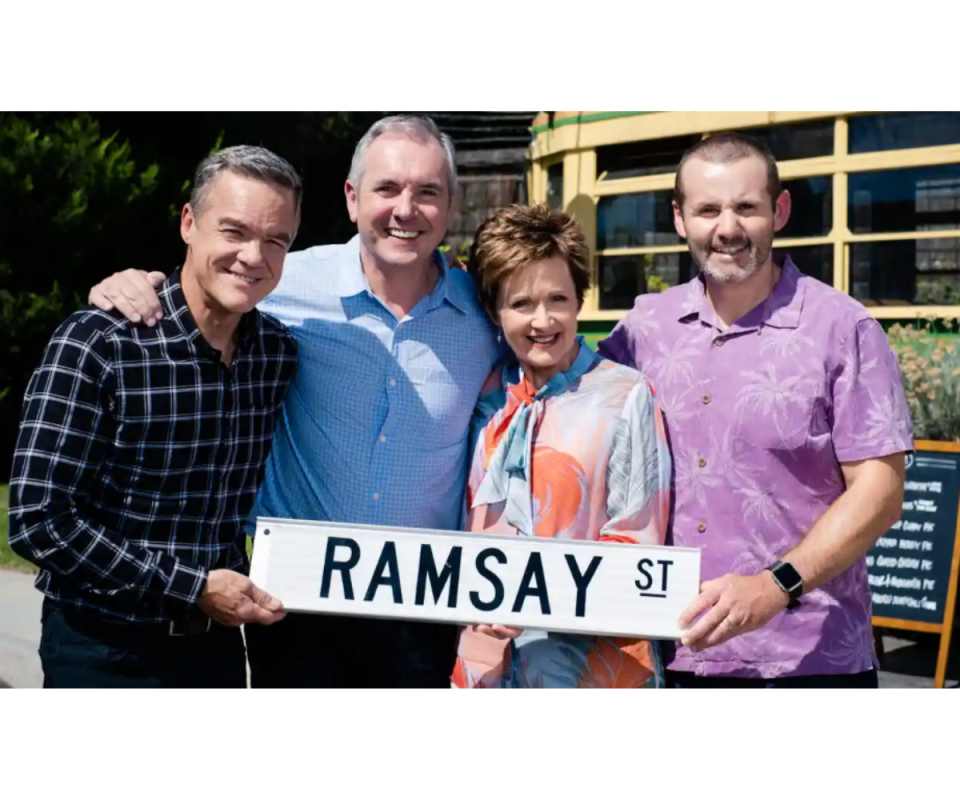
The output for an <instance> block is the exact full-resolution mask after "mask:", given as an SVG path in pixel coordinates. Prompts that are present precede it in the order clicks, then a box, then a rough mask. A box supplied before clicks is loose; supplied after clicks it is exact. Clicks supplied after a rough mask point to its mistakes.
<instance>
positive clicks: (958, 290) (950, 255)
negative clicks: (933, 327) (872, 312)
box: [850, 238, 960, 306]
mask: <svg viewBox="0 0 960 800" xmlns="http://www.w3.org/2000/svg"><path fill="white" fill-rule="evenodd" d="M850 293H851V294H852V295H853V296H854V297H855V298H856V299H857V300H860V301H861V302H862V303H864V305H873V306H876V305H880V306H884V305H954V304H957V303H960V239H956V238H948V239H907V240H905V241H897V242H855V243H853V244H851V245H850Z"/></svg>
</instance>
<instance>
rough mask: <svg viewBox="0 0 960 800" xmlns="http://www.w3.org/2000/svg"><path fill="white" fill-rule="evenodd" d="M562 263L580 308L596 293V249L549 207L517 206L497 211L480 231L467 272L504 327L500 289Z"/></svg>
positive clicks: (569, 220)
mask: <svg viewBox="0 0 960 800" xmlns="http://www.w3.org/2000/svg"><path fill="white" fill-rule="evenodd" d="M557 257H559V258H562V259H563V260H564V261H566V262H567V267H568V268H569V270H570V277H571V279H572V280H573V286H574V289H575V291H576V295H577V307H578V308H582V307H583V297H584V295H585V294H586V293H587V289H589V288H590V276H591V269H590V248H589V247H587V240H586V237H585V236H584V234H583V229H582V228H581V227H580V223H578V222H577V221H576V220H575V219H574V218H573V217H571V216H570V215H569V214H565V213H564V212H563V211H559V210H558V209H555V208H550V207H548V206H546V205H538V206H527V205H520V204H515V205H511V206H506V207H505V208H501V209H500V210H499V211H497V212H496V213H495V214H494V215H493V216H492V217H490V218H489V219H488V220H487V221H486V222H484V223H483V224H482V225H481V226H480V227H479V228H477V232H476V235H475V237H474V243H473V247H472V248H471V251H470V259H469V263H468V266H467V269H468V271H469V272H470V274H471V275H472V276H473V280H474V282H475V283H476V285H477V294H478V296H479V298H480V304H481V305H482V306H483V310H484V311H486V312H487V316H489V317H490V319H491V320H493V322H494V324H499V315H498V314H497V304H498V300H499V296H500V287H501V286H502V285H503V284H504V283H505V282H506V281H507V279H508V278H509V277H510V276H511V275H513V274H514V273H515V272H517V271H518V270H520V269H523V268H524V267H525V266H527V265H528V264H530V263H532V262H534V261H543V260H545V259H548V258H557Z"/></svg>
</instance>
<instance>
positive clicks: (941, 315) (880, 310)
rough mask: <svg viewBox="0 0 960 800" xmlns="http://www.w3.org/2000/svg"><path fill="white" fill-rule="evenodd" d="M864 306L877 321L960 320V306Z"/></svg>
mask: <svg viewBox="0 0 960 800" xmlns="http://www.w3.org/2000/svg"><path fill="white" fill-rule="evenodd" d="M860 302H863V301H862V300H861V301H860ZM867 302H868V303H869V302H870V301H867ZM864 305H865V306H866V309H867V311H869V312H870V314H871V315H872V316H873V317H874V318H876V319H904V318H910V319H930V318H938V319H960V306H871V305H866V303H864Z"/></svg>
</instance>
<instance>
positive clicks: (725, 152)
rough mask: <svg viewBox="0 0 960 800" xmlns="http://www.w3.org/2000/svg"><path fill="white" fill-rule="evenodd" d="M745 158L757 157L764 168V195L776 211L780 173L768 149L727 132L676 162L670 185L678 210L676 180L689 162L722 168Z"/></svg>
mask: <svg viewBox="0 0 960 800" xmlns="http://www.w3.org/2000/svg"><path fill="white" fill-rule="evenodd" d="M748 156H759V157H760V158H762V159H763V160H764V161H765V162H766V164H767V191H768V192H769V193H770V200H771V202H772V203H773V207H774V208H776V207H777V198H778V197H779V196H780V192H781V186H780V171H779V170H778V169H777V160H776V159H775V158H774V157H773V153H772V152H771V151H770V148H769V147H767V146H766V145H765V144H764V143H763V142H760V141H758V140H756V139H754V138H753V137H752V136H747V135H746V134H745V133H738V132H736V131H731V132H729V133H718V134H716V135H714V136H708V137H707V138H706V139H701V140H700V141H699V142H697V143H696V144H695V145H693V146H692V147H691V148H690V149H689V150H687V152H686V153H684V154H683V158H681V159H680V165H679V166H678V167H677V177H676V179H675V180H674V184H673V199H674V200H675V201H676V203H677V205H678V206H679V207H680V210H681V211H682V210H683V200H684V197H683V183H682V182H681V180H680V173H681V172H682V171H683V166H684V164H686V163H687V162H688V161H689V160H690V159H691V158H702V159H704V160H705V161H713V162H716V163H719V164H726V163H729V162H731V161H739V160H740V159H741V158H747V157H748Z"/></svg>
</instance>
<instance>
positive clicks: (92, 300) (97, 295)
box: [87, 283, 114, 311]
mask: <svg viewBox="0 0 960 800" xmlns="http://www.w3.org/2000/svg"><path fill="white" fill-rule="evenodd" d="M101 287H102V284H99V283H98V284H97V285H96V286H94V287H93V288H92V289H91V290H90V294H89V295H87V302H88V303H89V304H90V305H92V306H96V307H97V308H99V309H100V310H101V311H113V309H114V305H113V302H112V301H111V300H110V298H109V297H107V296H106V295H105V294H104V293H103V289H102V288H101Z"/></svg>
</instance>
